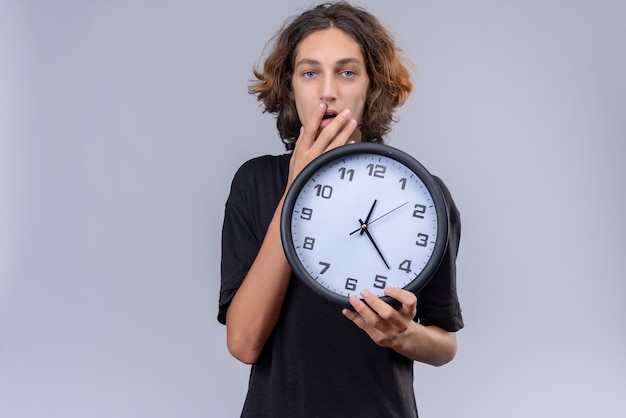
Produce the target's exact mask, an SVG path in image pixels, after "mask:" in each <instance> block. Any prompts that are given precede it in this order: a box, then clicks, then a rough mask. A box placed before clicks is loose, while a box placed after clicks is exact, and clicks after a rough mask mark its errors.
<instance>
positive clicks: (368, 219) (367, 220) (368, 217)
mask: <svg viewBox="0 0 626 418" xmlns="http://www.w3.org/2000/svg"><path fill="white" fill-rule="evenodd" d="M376 202H377V200H376V199H374V203H372V207H371V208H370V211H369V213H368V214H367V218H365V222H361V220H360V219H359V222H361V226H363V225H365V227H366V228H367V224H368V222H369V221H370V217H371V216H372V212H374V206H376ZM357 231H358V229H357ZM364 231H366V229H361V233H360V234H359V235H363V232H364Z"/></svg>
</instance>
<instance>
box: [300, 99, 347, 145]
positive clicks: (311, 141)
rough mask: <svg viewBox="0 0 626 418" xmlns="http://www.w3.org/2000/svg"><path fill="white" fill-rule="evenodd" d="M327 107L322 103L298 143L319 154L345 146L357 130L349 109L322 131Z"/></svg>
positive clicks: (307, 122)
mask: <svg viewBox="0 0 626 418" xmlns="http://www.w3.org/2000/svg"><path fill="white" fill-rule="evenodd" d="M326 109H327V106H326V105H325V104H324V103H320V105H319V106H318V107H317V109H316V111H315V113H314V114H313V115H312V116H311V118H310V120H308V121H306V122H305V123H304V125H303V128H304V129H303V130H302V133H301V135H300V138H298V142H301V145H302V146H303V147H304V148H305V149H312V148H313V149H315V151H316V152H317V153H320V154H321V153H323V152H324V151H327V150H329V149H331V148H335V147H338V146H340V145H344V144H346V143H347V142H348V140H349V139H350V136H351V135H352V133H353V132H354V130H355V129H356V125H357V122H356V120H355V119H352V117H351V112H350V110H349V109H345V110H344V111H343V112H341V113H339V114H338V115H337V116H336V117H335V118H334V120H333V121H332V122H331V123H329V124H328V126H326V127H324V128H323V129H321V130H320V125H321V123H322V120H323V118H324V114H325V112H326Z"/></svg>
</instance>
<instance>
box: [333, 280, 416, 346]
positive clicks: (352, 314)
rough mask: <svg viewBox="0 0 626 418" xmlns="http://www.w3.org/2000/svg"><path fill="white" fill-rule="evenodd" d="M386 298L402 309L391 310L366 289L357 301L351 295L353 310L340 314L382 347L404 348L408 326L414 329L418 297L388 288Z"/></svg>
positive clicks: (404, 291)
mask: <svg viewBox="0 0 626 418" xmlns="http://www.w3.org/2000/svg"><path fill="white" fill-rule="evenodd" d="M385 295H387V296H389V297H391V298H393V299H395V300H397V301H398V302H399V303H400V304H401V306H400V307H399V308H398V309H394V308H393V307H392V306H390V305H389V304H388V303H386V302H384V301H383V300H382V299H380V298H379V297H378V296H376V295H374V294H373V293H372V292H370V291H368V290H363V291H362V292H361V297H362V298H363V300H361V299H360V298H358V297H356V296H353V297H351V298H350V304H351V305H352V307H353V308H354V310H350V309H344V310H343V311H342V313H343V315H344V316H345V317H346V318H348V319H350V320H351V321H352V322H354V323H355V324H356V326H358V327H359V328H361V329H362V330H363V331H365V332H366V333H367V334H368V335H369V336H370V338H371V339H372V340H373V341H374V342H375V343H376V344H378V345H380V346H381V347H389V348H394V349H397V348H399V347H401V346H403V343H404V341H403V338H404V337H406V335H407V331H408V329H409V327H411V326H413V323H414V321H413V318H414V317H415V314H416V312H417V297H416V296H415V294H413V293H412V292H409V291H406V290H403V289H399V288H397V287H388V288H386V289H385Z"/></svg>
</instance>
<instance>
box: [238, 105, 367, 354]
mask: <svg viewBox="0 0 626 418" xmlns="http://www.w3.org/2000/svg"><path fill="white" fill-rule="evenodd" d="M325 111H326V106H320V107H319V109H318V112H317V114H316V115H314V116H313V117H312V120H311V121H309V123H307V124H305V126H304V127H303V128H302V129H301V132H300V137H299V138H298V141H297V142H296V147H295V150H294V152H293V155H292V157H291V162H290V164H289V177H288V179H287V186H286V189H285V194H286V192H287V190H289V187H290V186H291V184H292V183H293V180H294V179H295V178H296V176H297V175H298V173H300V171H301V170H302V169H303V168H304V167H305V166H306V165H307V164H308V163H309V162H311V161H312V160H313V159H314V158H315V157H317V156H318V155H320V154H322V153H323V152H325V151H327V150H329V149H331V148H335V147H338V146H340V145H344V144H345V143H346V142H347V141H348V139H349V137H350V135H351V134H352V132H353V131H354V128H355V127H356V121H354V119H350V112H349V111H347V112H342V113H341V114H340V115H339V116H337V117H336V118H335V120H334V121H333V122H332V123H330V124H329V125H328V126H327V127H326V128H324V129H323V130H322V131H321V132H318V130H319V126H320V121H321V120H322V117H323V116H324V112H325ZM284 198H285V195H283V197H282V198H281V200H280V202H279V203H278V206H277V208H276V210H275V212H274V216H273V217H272V220H271V222H270V224H269V227H268V230H267V232H266V235H265V238H264V240H263V243H262V244H261V248H260V249H259V253H258V254H257V256H256V258H255V260H254V262H253V263H252V266H251V267H250V270H249V271H248V273H247V274H246V277H245V278H244V280H243V282H242V284H241V286H240V287H239V289H238V290H237V293H236V294H235V296H234V297H233V300H232V301H231V303H230V306H229V308H228V311H227V314H226V335H227V337H226V339H227V345H228V350H229V351H230V353H231V354H232V355H233V356H234V357H235V358H237V359H238V360H240V361H242V362H244V363H247V364H252V363H255V362H256V360H257V358H258V356H259V354H260V353H261V350H262V349H263V346H264V345H265V342H266V341H267V338H268V337H269V335H270V333H271V332H272V330H273V329H274V325H275V324H276V322H277V321H278V316H279V314H280V311H281V308H282V304H283V301H284V298H285V295H286V293H287V288H288V286H289V279H290V277H291V268H290V266H289V263H288V262H287V259H286V257H285V253H284V251H283V247H282V243H281V238H280V214H281V211H282V207H283V201H284Z"/></svg>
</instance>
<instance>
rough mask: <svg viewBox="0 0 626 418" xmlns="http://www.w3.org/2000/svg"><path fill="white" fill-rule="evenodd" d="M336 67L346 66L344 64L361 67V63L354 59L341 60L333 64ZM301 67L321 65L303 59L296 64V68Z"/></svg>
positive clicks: (308, 59)
mask: <svg viewBox="0 0 626 418" xmlns="http://www.w3.org/2000/svg"><path fill="white" fill-rule="evenodd" d="M335 64H336V65H346V64H358V65H363V63H362V62H361V61H359V60H358V59H356V58H343V59H340V60H339V61H337V62H336V63H335ZM301 65H321V62H319V61H317V60H314V59H311V58H303V59H301V60H300V61H298V62H297V63H296V67H299V66H301Z"/></svg>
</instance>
